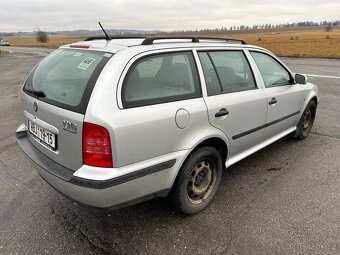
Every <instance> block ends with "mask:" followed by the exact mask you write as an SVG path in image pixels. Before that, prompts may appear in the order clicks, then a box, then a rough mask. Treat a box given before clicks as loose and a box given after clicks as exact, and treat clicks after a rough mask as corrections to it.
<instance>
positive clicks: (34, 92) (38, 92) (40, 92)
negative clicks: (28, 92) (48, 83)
mask: <svg viewBox="0 0 340 255" xmlns="http://www.w3.org/2000/svg"><path fill="white" fill-rule="evenodd" d="M33 94H34V95H36V96H37V97H46V95H45V93H44V92H43V91H40V90H34V91H33Z"/></svg>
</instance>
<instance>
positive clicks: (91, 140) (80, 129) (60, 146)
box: [16, 46, 114, 205]
mask: <svg viewBox="0 0 340 255" xmlns="http://www.w3.org/2000/svg"><path fill="white" fill-rule="evenodd" d="M88 48H89V47H80V46H77V47H76V48H75V47H69V48H60V49H57V50H55V51H54V52H52V53H51V54H50V55H48V56H47V57H46V58H45V59H44V60H43V61H42V62H41V63H40V64H38V65H37V66H36V67H35V69H34V70H33V71H32V72H31V74H30V75H29V77H28V78H27V80H26V82H25V84H24V87H23V90H22V105H23V113H24V117H25V123H24V124H22V125H21V126H20V127H19V128H18V130H17V133H16V136H17V141H18V144H19V146H20V147H21V149H22V150H23V151H24V152H25V153H26V154H27V155H28V156H29V157H30V158H31V159H32V160H33V161H34V162H35V163H36V164H37V165H38V171H39V173H40V174H41V176H42V177H43V178H44V179H45V180H47V181H48V182H49V183H50V184H51V185H52V186H54V187H55V188H57V189H58V190H59V191H60V192H62V193H64V194H66V195H68V196H71V197H73V198H75V199H77V196H78V195H79V194H78V195H77V194H76V193H77V192H80V193H83V192H82V191H80V190H79V189H78V188H79V187H81V186H82V185H78V186H79V187H76V186H75V185H73V186H74V188H72V184H71V182H75V180H74V179H72V178H73V174H74V172H75V171H77V170H79V169H80V168H82V167H83V166H84V165H87V166H95V167H104V168H110V167H112V153H111V144H110V135H109V133H108V131H107V130H106V128H104V127H101V126H98V125H96V124H93V123H84V118H85V113H86V109H87V105H88V102H89V100H90V97H91V93H92V90H93V88H94V86H95V84H96V81H97V79H98V77H99V76H100V73H101V71H102V70H103V68H104V66H105V65H106V63H107V62H108V61H109V60H110V59H111V57H112V56H113V55H114V54H113V53H108V52H105V51H94V50H90V49H88ZM83 186H84V185H83ZM77 189H78V190H77ZM82 196H83V195H82ZM83 202H84V203H91V201H87V200H86V199H85V200H83ZM98 205H100V204H98Z"/></svg>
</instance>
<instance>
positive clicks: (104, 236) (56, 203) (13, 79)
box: [0, 47, 340, 255]
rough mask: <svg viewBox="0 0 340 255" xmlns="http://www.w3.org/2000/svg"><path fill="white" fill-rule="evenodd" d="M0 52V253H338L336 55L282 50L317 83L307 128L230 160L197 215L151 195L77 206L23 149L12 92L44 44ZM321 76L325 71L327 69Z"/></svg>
mask: <svg viewBox="0 0 340 255" xmlns="http://www.w3.org/2000/svg"><path fill="white" fill-rule="evenodd" d="M10 50H11V51H13V52H12V53H10V54H6V55H1V56H0V123H1V124H0V127H1V128H0V254H47V253H48V254H88V253H92V254H164V255H165V254H340V177H339V175H340V77H339V76H340V71H339V70H340V61H339V60H325V59H293V58H285V59H283V60H284V62H286V63H287V64H288V66H289V67H290V68H291V69H292V70H293V71H295V72H300V73H307V74H309V75H311V76H310V81H311V82H314V83H316V84H318V86H319V90H320V95H321V100H322V101H321V103H320V105H319V109H318V113H317V117H316V122H315V126H314V128H313V132H312V134H311V135H310V136H309V137H308V138H307V139H306V140H304V141H300V142H297V141H294V140H292V139H290V138H283V139H281V140H280V141H278V142H276V143H274V144H272V145H270V146H269V147H267V148H265V149H263V150H261V151H259V152H257V153H255V154H254V155H252V156H250V157H248V158H247V159H245V160H243V161H241V162H239V163H237V164H235V165H233V166H232V167H230V168H229V169H228V170H227V171H226V172H225V173H224V175H223V179H222V183H221V186H220V189H219V192H218V194H217V196H216V198H215V199H214V201H213V203H212V205H211V206H210V207H209V208H207V209H206V210H205V211H203V212H201V213H200V214H198V215H194V216H184V215H182V214H179V213H177V212H175V211H173V210H172V208H171V207H170V206H169V205H168V203H167V201H166V199H157V200H152V201H148V202H145V203H142V204H138V205H135V206H131V207H128V208H123V209H119V210H116V211H113V212H110V213H102V212H95V211H92V210H89V209H88V208H84V207H82V206H79V205H77V204H75V203H74V202H72V201H70V200H68V199H67V198H65V197H63V196H62V195H60V194H59V193H57V192H56V191H55V190H53V189H52V188H51V187H50V186H49V185H48V184H46V183H45V182H44V181H43V180H42V179H41V178H40V177H39V176H38V174H37V173H36V171H35V170H34V166H33V164H32V163H31V162H30V160H29V159H28V158H27V157H26V156H25V155H24V154H23V153H22V152H21V151H20V149H19V148H18V146H17V145H16V142H15V137H14V132H15V130H16V128H17V127H18V126H19V125H20V124H21V123H22V122H23V117H22V113H21V108H20V99H19V96H18V95H19V90H20V85H21V84H22V83H23V81H24V79H25V78H26V76H27V74H28V73H29V71H30V70H31V69H32V68H33V67H34V66H35V65H36V64H37V63H38V61H39V60H41V58H42V57H43V56H45V55H46V54H47V53H48V52H49V51H50V50H48V49H39V48H31V49H30V48H13V47H10ZM326 76H327V77H326Z"/></svg>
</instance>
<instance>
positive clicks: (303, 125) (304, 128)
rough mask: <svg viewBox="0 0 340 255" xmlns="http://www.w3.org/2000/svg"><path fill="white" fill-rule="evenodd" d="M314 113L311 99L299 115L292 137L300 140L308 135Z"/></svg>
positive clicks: (313, 104)
mask: <svg viewBox="0 0 340 255" xmlns="http://www.w3.org/2000/svg"><path fill="white" fill-rule="evenodd" d="M315 114H316V104H315V102H314V101H313V100H311V101H309V103H308V104H307V106H306V108H305V110H304V112H303V114H302V116H301V119H300V121H299V123H298V125H297V128H296V131H295V132H294V133H293V134H292V136H293V137H294V138H296V139H299V140H302V139H305V138H306V137H307V136H308V135H309V133H310V131H311V129H312V127H313V123H314V119H315Z"/></svg>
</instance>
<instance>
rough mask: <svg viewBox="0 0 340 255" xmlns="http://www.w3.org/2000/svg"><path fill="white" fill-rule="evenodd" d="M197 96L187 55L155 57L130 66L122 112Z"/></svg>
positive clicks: (193, 69)
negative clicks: (125, 109)
mask: <svg viewBox="0 0 340 255" xmlns="http://www.w3.org/2000/svg"><path fill="white" fill-rule="evenodd" d="M200 95H201V90H200V84H199V80H198V74H197V68H196V65H195V62H194V58H193V55H192V53H191V52H176V53H165V54H157V55H152V56H148V57H144V58H142V59H140V60H138V61H137V62H136V63H135V64H133V65H132V67H131V69H130V70H129V71H128V74H127V76H126V78H125V80H124V83H123V88H122V101H123V106H124V107H125V108H130V107H138V106H145V105H151V104H158V103H166V102H172V101H178V100H184V99H191V98H196V97H199V96H200Z"/></svg>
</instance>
